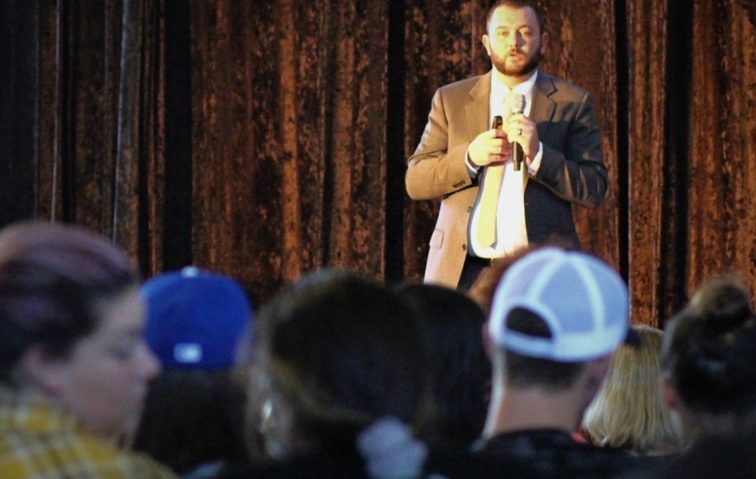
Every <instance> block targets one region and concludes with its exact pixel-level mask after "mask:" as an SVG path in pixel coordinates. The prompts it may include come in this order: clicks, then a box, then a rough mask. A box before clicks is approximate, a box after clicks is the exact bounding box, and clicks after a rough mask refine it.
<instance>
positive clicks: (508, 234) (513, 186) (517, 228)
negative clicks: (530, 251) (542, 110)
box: [466, 70, 543, 258]
mask: <svg viewBox="0 0 756 479" xmlns="http://www.w3.org/2000/svg"><path fill="white" fill-rule="evenodd" d="M537 76H538V70H536V71H534V72H533V74H532V75H531V76H530V77H529V78H528V79H527V80H525V81H524V82H522V83H520V84H519V85H516V86H515V87H514V88H512V89H510V88H509V87H508V86H506V85H505V84H503V83H502V82H501V81H499V80H498V79H497V78H496V75H495V72H493V73H492V75H491V95H490V98H489V108H488V124H489V125H490V124H491V122H492V121H493V117H494V116H496V115H501V116H502V117H504V118H507V117H508V116H509V115H510V114H511V112H509V111H506V109H507V104H506V98H507V96H508V95H509V94H510V92H511V93H514V94H517V95H524V96H525V110H524V111H523V114H524V115H525V116H528V115H529V114H530V108H531V106H532V97H533V87H534V86H535V82H536V78H537ZM542 156H543V144H541V143H540V142H539V144H538V153H537V154H536V155H535V158H533V160H532V161H531V163H530V165H528V166H527V168H523V169H521V170H520V171H515V170H514V163H513V162H512V158H511V156H510V157H509V158H508V159H507V161H506V162H505V164H504V177H503V180H502V183H501V189H500V190H499V202H498V207H497V209H496V243H494V244H493V245H492V246H484V245H481V244H478V243H477V241H476V239H475V236H476V235H471V238H470V245H469V246H470V248H471V250H472V252H473V253H474V254H475V255H476V256H480V257H482V258H498V257H500V256H504V255H506V254H508V253H511V252H512V251H515V250H516V249H518V248H520V247H522V246H526V245H527V244H528V233H527V229H526V226H525V203H524V192H525V190H524V188H525V182H526V181H527V176H525V177H523V175H534V174H535V173H536V172H537V171H538V168H539V166H540V164H541V157H542ZM466 163H467V167H468V170H470V172H471V174H472V175H477V173H478V170H479V168H476V167H473V166H472V164H471V163H470V161H469V158H468V157H466ZM524 164H526V163H524ZM475 213H476V212H475V211H473V213H472V216H471V217H470V221H471V222H472V224H471V225H470V227H471V228H473V230H472V231H476V229H475V228H477V221H478V217H477V215H476V214H475Z"/></svg>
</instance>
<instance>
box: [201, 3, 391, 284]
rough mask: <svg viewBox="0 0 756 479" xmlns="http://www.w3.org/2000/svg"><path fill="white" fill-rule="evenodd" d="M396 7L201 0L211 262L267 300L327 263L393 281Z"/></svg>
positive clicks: (205, 246) (207, 256) (206, 257)
mask: <svg viewBox="0 0 756 479" xmlns="http://www.w3.org/2000/svg"><path fill="white" fill-rule="evenodd" d="M386 9H387V6H386V4H385V3H383V2H374V1H370V0H364V1H356V0H350V1H335V0H319V1H314V2H305V3H302V2H295V1H294V0H282V1H277V2H237V1H234V0H218V1H215V2H204V1H194V2H192V3H191V11H192V31H193V39H192V67H193V73H192V85H193V105H192V112H193V126H194V130H193V138H192V144H193V151H194V155H193V160H194V195H193V213H194V223H193V231H192V240H193V241H192V243H193V253H194V258H195V262H196V263H197V264H201V265H204V266H206V267H209V268H212V269H215V270H220V271H225V272H227V273H229V274H232V275H234V276H235V277H237V278H240V279H241V280H242V281H243V282H244V283H245V284H247V285H248V286H249V287H250V289H252V290H253V291H255V292H256V294H257V295H258V296H262V297H265V296H268V295H269V294H270V293H272V292H273V291H274V289H275V288H277V287H278V286H279V285H280V284H281V283H282V282H286V281H291V280H293V279H295V278H297V277H298V276H299V275H300V274H301V273H303V272H305V271H309V270H312V269H314V268H317V267H320V266H329V267H332V268H350V269H354V270H358V271H362V272H365V273H368V274H371V275H375V276H377V277H379V278H380V277H382V276H383V273H384V248H385V241H386V238H385V234H384V228H385V225H386V217H385V211H386V202H385V197H386V192H385V188H386V187H385V185H386V144H385V132H386V111H385V104H386V97H387V95H388V92H387V90H386V65H387V63H386V58H387V25H388V23H387V12H386ZM396 187H397V188H399V187H401V185H396Z"/></svg>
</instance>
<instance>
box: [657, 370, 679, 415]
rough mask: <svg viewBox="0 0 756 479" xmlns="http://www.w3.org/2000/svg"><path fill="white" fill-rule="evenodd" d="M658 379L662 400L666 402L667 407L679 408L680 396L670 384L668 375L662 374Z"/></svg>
mask: <svg viewBox="0 0 756 479" xmlns="http://www.w3.org/2000/svg"><path fill="white" fill-rule="evenodd" d="M659 380H660V381H661V390H662V395H663V396H664V402H665V403H667V407H668V408H669V409H670V410H677V409H680V397H679V396H678V395H677V390H676V389H675V386H674V385H673V384H672V380H671V379H670V377H669V376H667V375H662V377H661V379H659Z"/></svg>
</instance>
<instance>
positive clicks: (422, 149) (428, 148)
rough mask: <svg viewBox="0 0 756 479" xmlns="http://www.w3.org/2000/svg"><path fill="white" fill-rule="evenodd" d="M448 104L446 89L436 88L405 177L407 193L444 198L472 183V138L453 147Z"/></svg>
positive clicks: (420, 196) (422, 196)
mask: <svg viewBox="0 0 756 479" xmlns="http://www.w3.org/2000/svg"><path fill="white" fill-rule="evenodd" d="M446 108H447V105H446V104H445V101H444V96H443V90H442V89H439V90H436V93H435V94H434V95H433V102H432V104H431V111H430V113H429V114H428V123H427V124H426V125H425V130H424V131H423V136H422V138H421V139H420V143H419V144H418V145H417V148H416V149H415V153H414V154H413V155H412V156H410V158H409V160H408V164H407V172H406V174H405V177H404V183H405V187H406V189H407V194H408V195H409V196H410V198H412V199H415V200H429V199H435V198H440V197H442V196H446V195H449V194H451V193H454V192H455V191H457V190H460V189H462V188H465V187H467V186H470V185H471V184H472V179H471V178H470V173H469V172H468V170H467V166H466V165H465V154H466V152H467V147H468V145H469V141H464V142H461V143H458V144H455V145H453V146H451V147H449V144H450V138H449V118H448V115H447V110H446ZM449 113H451V114H455V113H456V114H459V113H460V112H449Z"/></svg>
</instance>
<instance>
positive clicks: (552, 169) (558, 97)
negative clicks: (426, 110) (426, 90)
mask: <svg viewBox="0 0 756 479" xmlns="http://www.w3.org/2000/svg"><path fill="white" fill-rule="evenodd" d="M490 91H491V72H489V73H487V74H485V75H482V76H478V77H473V78H468V79H467V80H462V81H460V82H456V83H452V84H450V85H446V86H444V87H441V88H439V89H438V90H437V91H436V93H435V94H434V95H433V102H432V106H431V111H430V114H429V115H428V124H427V125H426V126H425V131H424V132H423V136H422V138H421V139H420V143H419V144H418V146H417V149H416V150H415V153H414V154H413V155H412V156H411V157H410V158H409V161H408V166H407V173H406V175H405V185H406V188H407V193H408V194H409V196H410V197H411V198H412V199H415V200H430V199H437V198H441V208H440V211H439V214H438V220H437V221H436V227H435V229H434V231H433V234H432V236H431V239H430V250H429V253H428V261H427V263H426V268H425V281H426V282H431V283H438V284H443V285H447V286H451V287H456V286H457V283H458V282H459V278H460V275H461V273H462V267H463V266H464V263H465V256H466V255H467V242H468V237H467V234H468V233H467V223H468V221H469V218H470V213H471V211H472V206H473V203H474V202H475V198H476V196H477V194H478V185H477V182H476V180H475V179H473V178H471V177H470V174H469V172H468V170H467V167H466V166H465V153H466V152H467V147H468V145H469V144H470V142H471V141H472V140H473V139H474V138H475V137H476V136H478V134H480V133H482V132H483V131H486V130H487V129H488V128H489V125H488V116H489V112H488V110H489V95H490ZM530 118H531V119H533V120H534V121H535V122H536V124H537V129H538V136H539V138H540V140H541V143H542V144H543V156H542V159H541V165H540V167H539V169H538V172H537V173H536V174H535V176H531V177H530V178H529V181H528V182H527V185H526V188H525V198H524V200H525V223H526V229H527V234H528V241H529V243H531V244H532V243H539V242H543V241H546V240H549V239H551V238H557V237H558V238H561V239H566V240H568V241H570V242H572V243H573V244H575V245H576V246H579V241H578V237H577V233H576V232H575V224H574V221H573V218H572V204H573V203H574V204H578V205H582V206H588V207H596V206H598V205H599V204H600V203H601V201H602V200H603V198H604V195H605V193H606V176H607V171H606V167H605V165H604V161H603V157H602V154H601V136H600V133H599V130H598V127H597V126H596V119H595V116H594V113H593V101H592V99H591V95H590V94H589V93H588V92H587V91H585V90H584V89H582V88H580V87H578V86H576V85H573V84H571V83H569V82H567V81H565V80H561V79H559V78H556V77H552V76H549V75H546V74H544V73H543V72H540V71H539V72H538V77H537V79H536V84H535V86H534V88H533V94H532V99H531V109H530Z"/></svg>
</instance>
